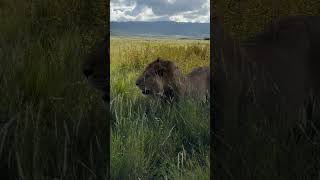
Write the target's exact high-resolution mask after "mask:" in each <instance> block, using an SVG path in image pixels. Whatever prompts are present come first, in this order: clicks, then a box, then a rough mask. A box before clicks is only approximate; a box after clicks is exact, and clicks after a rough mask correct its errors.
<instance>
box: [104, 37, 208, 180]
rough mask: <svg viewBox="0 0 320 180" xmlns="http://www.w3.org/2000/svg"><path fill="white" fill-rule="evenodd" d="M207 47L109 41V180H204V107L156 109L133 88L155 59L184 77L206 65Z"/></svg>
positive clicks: (184, 43) (174, 42)
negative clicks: (174, 65) (166, 62)
mask: <svg viewBox="0 0 320 180" xmlns="http://www.w3.org/2000/svg"><path fill="white" fill-rule="evenodd" d="M209 49H210V48H209V43H208V42H207V41H196V40H156V39H152V40H148V39H130V38H112V39H111V49H110V50H111V92H112V93H111V95H112V102H111V108H112V112H113V115H114V117H115V119H114V121H113V122H112V130H111V131H112V132H111V134H112V135H111V137H112V138H111V177H112V179H139V178H140V179H166V178H169V179H209V147H210V145H209V103H206V104H203V103H202V104H201V103H199V102H194V101H192V100H191V99H184V100H183V101H182V102H180V103H179V104H177V105H161V103H160V102H157V101H156V100H152V99H149V98H145V97H143V96H142V95H141V92H140V91H139V90H138V88H137V87H136V86H135V80H136V78H137V76H138V75H139V74H140V73H142V71H143V69H144V67H145V66H146V65H147V64H148V63H150V62H151V61H153V60H154V59H155V58H157V57H161V58H167V59H170V60H172V61H174V62H176V63H177V65H178V67H179V68H180V69H181V70H182V71H183V72H184V73H187V72H190V71H191V69H192V68H194V67H198V66H205V65H209V56H210V54H209Z"/></svg>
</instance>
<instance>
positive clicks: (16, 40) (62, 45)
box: [0, 0, 108, 180]
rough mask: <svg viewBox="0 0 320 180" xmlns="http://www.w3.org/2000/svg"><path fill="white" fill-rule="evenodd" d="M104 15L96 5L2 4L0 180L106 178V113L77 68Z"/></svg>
mask: <svg viewBox="0 0 320 180" xmlns="http://www.w3.org/2000/svg"><path fill="white" fill-rule="evenodd" d="M98 7H99V8H98ZM107 11H108V7H107V2H105V1H99V0H96V1H90V2H88V1H86V0H80V1H74V0H63V1H60V0H58V1H41V0H33V1H23V0H3V1H1V2H0V32H1V35H0V95H1V98H0V107H1V108H0V179H26V180H45V179H55V178H57V179H68V180H73V179H74V180H81V179H83V180H88V179H94V178H99V179H103V177H104V176H105V174H106V173H107V170H106V163H105V160H106V158H107V157H108V156H107V154H106V149H107V148H106V147H107V143H105V142H107V140H106V137H107V136H106V129H107V121H106V116H107V115H106V111H105V110H104V109H103V108H102V107H103V106H102V103H100V101H101V100H100V96H99V94H97V92H95V91H94V90H93V89H92V88H90V87H89V86H88V84H87V82H86V81H85V79H84V77H83V76H82V74H81V69H80V65H81V60H82V57H83V55H85V54H86V53H87V52H88V47H90V46H91V45H92V44H93V43H94V42H95V41H96V40H97V39H100V38H102V36H103V34H104V32H103V31H106V27H107V24H106V22H107V13H108V12H107ZM103 29H104V30H103ZM89 30H90V31H89Z"/></svg>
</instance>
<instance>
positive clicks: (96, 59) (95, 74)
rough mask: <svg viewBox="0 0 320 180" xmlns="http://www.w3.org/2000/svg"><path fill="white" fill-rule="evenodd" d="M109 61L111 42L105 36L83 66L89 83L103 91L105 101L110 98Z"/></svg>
mask: <svg viewBox="0 0 320 180" xmlns="http://www.w3.org/2000/svg"><path fill="white" fill-rule="evenodd" d="M109 62H110V59H109V42H108V39H107V38H105V39H104V41H103V42H100V43H97V44H96V46H94V47H93V49H92V50H91V53H89V54H88V56H87V57H86V59H85V60H84V63H83V66H82V72H83V74H84V75H85V76H86V78H87V79H88V81H89V83H90V84H91V85H92V86H93V87H94V88H96V89H98V90H100V91H102V92H103V100H104V101H107V100H108V99H109V86H110V85H109V82H110V75H109V64H110V63H109Z"/></svg>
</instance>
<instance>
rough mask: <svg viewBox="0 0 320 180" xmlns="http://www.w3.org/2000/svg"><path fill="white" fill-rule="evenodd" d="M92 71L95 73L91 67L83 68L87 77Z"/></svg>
mask: <svg viewBox="0 0 320 180" xmlns="http://www.w3.org/2000/svg"><path fill="white" fill-rule="evenodd" d="M92 73H93V70H91V69H84V70H83V74H84V75H85V76H86V77H89V76H90V75H91V74H92Z"/></svg>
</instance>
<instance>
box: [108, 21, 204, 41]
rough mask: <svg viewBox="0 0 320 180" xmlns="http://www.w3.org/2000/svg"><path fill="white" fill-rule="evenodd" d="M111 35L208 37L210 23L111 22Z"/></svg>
mask: <svg viewBox="0 0 320 180" xmlns="http://www.w3.org/2000/svg"><path fill="white" fill-rule="evenodd" d="M110 27H111V29H110V33H111V36H142V37H174V38H191V39H204V38H209V37H210V23H182V22H174V21H157V22H142V21H129V22H111V26H110Z"/></svg>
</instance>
